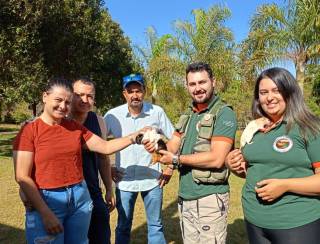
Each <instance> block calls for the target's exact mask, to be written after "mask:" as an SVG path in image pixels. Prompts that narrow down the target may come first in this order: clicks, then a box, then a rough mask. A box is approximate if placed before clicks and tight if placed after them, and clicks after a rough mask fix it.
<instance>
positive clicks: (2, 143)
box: [0, 135, 15, 157]
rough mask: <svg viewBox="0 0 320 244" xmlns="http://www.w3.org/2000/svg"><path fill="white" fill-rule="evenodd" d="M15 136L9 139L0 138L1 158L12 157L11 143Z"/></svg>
mask: <svg viewBox="0 0 320 244" xmlns="http://www.w3.org/2000/svg"><path fill="white" fill-rule="evenodd" d="M14 136H15V135H12V136H10V137H9V138H5V139H1V138H0V156H2V157H12V141H13V139H14Z"/></svg>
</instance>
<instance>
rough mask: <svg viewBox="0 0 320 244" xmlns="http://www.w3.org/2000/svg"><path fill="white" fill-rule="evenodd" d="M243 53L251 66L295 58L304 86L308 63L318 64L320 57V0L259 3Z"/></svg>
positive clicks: (301, 83)
mask: <svg viewBox="0 0 320 244" xmlns="http://www.w3.org/2000/svg"><path fill="white" fill-rule="evenodd" d="M242 57H243V58H244V61H245V64H244V66H245V67H246V69H248V70H250V69H251V70H257V69H261V68H264V67H265V66H267V65H270V64H274V63H277V62H279V61H280V62H281V61H288V60H289V61H292V62H293V63H294V65H295V69H296V78H297V80H298V82H299V85H300V87H301V88H302V89H303V86H304V81H305V71H306V66H307V64H309V63H316V64H319V60H320V59H319V58H320V4H319V0H291V1H290V0H289V2H288V5H287V6H284V7H279V6H277V5H276V4H268V5H262V6H261V7H259V8H258V10H257V13H256V14H255V15H254V16H253V18H252V20H251V27H250V32H249V35H248V37H247V39H246V40H245V41H244V42H243V43H242Z"/></svg>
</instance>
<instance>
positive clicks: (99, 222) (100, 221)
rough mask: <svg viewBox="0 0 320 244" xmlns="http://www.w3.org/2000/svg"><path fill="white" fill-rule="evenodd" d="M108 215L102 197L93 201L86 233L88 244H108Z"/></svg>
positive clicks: (109, 232) (109, 235)
mask: <svg viewBox="0 0 320 244" xmlns="http://www.w3.org/2000/svg"><path fill="white" fill-rule="evenodd" d="M109 220H110V213H109V209H108V206H107V204H106V203H105V201H104V200H103V198H102V196H99V197H97V198H96V199H94V200H93V209H92V215H91V222H90V227H89V232H88V238H89V244H110V237H111V231H110V223H109V222H110V221H109Z"/></svg>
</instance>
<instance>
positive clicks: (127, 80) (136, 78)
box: [122, 73, 144, 88]
mask: <svg viewBox="0 0 320 244" xmlns="http://www.w3.org/2000/svg"><path fill="white" fill-rule="evenodd" d="M133 82H136V83H138V84H140V85H142V86H144V80H143V77H142V75H141V74H139V73H137V74H130V75H127V76H125V77H123V78H122V85H123V88H126V87H127V86H128V85H129V84H131V83H133Z"/></svg>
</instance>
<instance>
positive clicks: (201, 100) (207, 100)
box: [192, 90, 213, 104]
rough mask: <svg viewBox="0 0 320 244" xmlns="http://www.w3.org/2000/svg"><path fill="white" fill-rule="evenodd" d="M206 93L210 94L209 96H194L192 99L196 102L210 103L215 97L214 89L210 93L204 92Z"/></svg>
mask: <svg viewBox="0 0 320 244" xmlns="http://www.w3.org/2000/svg"><path fill="white" fill-rule="evenodd" d="M204 94H205V95H207V94H208V96H205V97H203V98H201V99H197V98H196V97H192V100H193V102H194V103H200V104H201V103H208V102H209V101H210V100H211V98H212V97H213V90H212V91H211V92H210V93H204Z"/></svg>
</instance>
